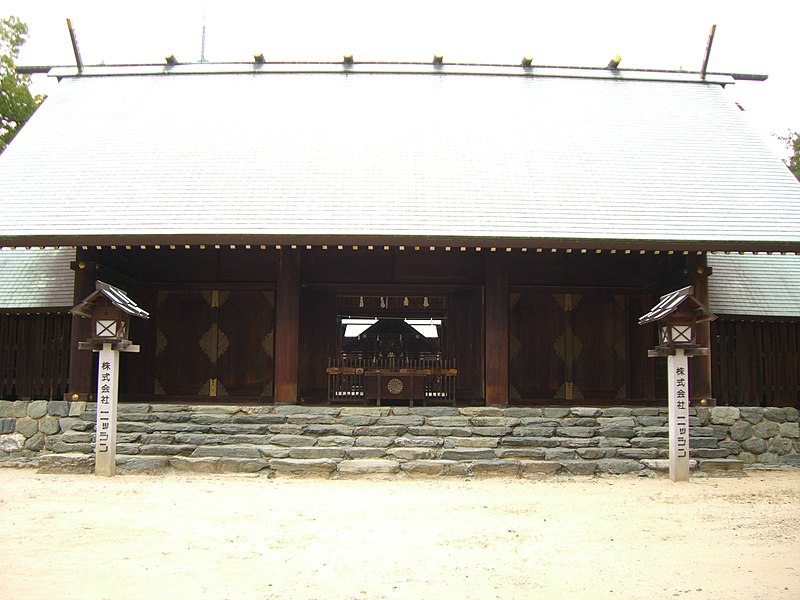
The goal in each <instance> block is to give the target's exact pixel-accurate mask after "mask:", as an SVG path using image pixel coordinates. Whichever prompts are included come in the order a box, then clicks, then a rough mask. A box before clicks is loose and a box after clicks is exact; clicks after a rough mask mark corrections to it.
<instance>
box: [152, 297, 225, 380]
mask: <svg viewBox="0 0 800 600" xmlns="http://www.w3.org/2000/svg"><path fill="white" fill-rule="evenodd" d="M211 304H212V294H211V292H210V291H203V292H198V291H177V292H172V291H169V292H164V291H162V292H159V294H158V312H157V315H156V318H157V320H158V322H157V325H156V326H157V330H156V369H155V371H156V377H155V393H156V395H157V396H162V395H166V396H197V395H199V394H201V393H202V390H203V389H204V388H205V395H208V389H209V385H210V379H211V377H213V368H212V367H213V364H212V359H213V360H216V352H217V350H216V347H217V339H216V337H217V336H216V333H217V329H216V323H215V319H214V314H213V313H214V311H213V310H212V307H211Z"/></svg>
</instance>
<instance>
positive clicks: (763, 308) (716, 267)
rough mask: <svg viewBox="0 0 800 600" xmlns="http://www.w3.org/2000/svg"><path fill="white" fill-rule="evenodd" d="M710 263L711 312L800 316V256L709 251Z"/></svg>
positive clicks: (718, 313)
mask: <svg viewBox="0 0 800 600" xmlns="http://www.w3.org/2000/svg"><path fill="white" fill-rule="evenodd" d="M708 265H709V266H710V267H711V269H712V273H711V277H709V279H708V285H709V297H710V309H711V312H713V313H715V314H717V315H730V316H752V317H794V318H798V317H800V256H797V255H794V254H787V255H785V256H784V255H779V254H773V255H766V254H758V255H754V254H743V255H739V254H710V255H709V256H708Z"/></svg>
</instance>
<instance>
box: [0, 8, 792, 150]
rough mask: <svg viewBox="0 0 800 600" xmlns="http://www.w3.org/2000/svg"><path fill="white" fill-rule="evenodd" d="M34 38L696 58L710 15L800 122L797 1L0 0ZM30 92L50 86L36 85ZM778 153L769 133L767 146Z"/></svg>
mask: <svg viewBox="0 0 800 600" xmlns="http://www.w3.org/2000/svg"><path fill="white" fill-rule="evenodd" d="M8 15H16V16H18V17H20V18H21V19H22V20H23V21H25V22H26V23H27V24H28V26H29V30H30V31H29V33H30V37H29V39H28V42H27V43H26V44H25V46H23V48H22V51H21V53H20V58H19V61H18V62H19V64H21V65H34V64H37V65H38V64H47V65H74V61H75V59H74V56H73V53H72V46H71V44H70V40H69V35H68V33H67V27H66V23H65V19H66V18H67V17H69V18H71V19H72V22H73V25H74V27H75V29H76V32H77V36H78V40H79V44H80V49H81V54H82V57H83V61H84V63H85V64H87V65H88V64H98V63H101V62H105V63H106V64H131V63H163V61H164V56H166V55H168V54H175V56H176V57H177V58H178V60H180V61H181V62H194V61H197V60H198V59H199V58H200V48H201V38H202V27H203V22H204V15H205V23H206V50H205V56H206V59H207V60H209V61H211V62H224V61H251V60H252V57H253V54H254V53H258V52H263V53H264V55H265V57H266V59H267V60H268V61H273V60H276V61H280V60H322V61H329V60H331V61H336V60H341V57H342V55H343V54H351V53H352V54H353V55H354V57H355V60H356V61H369V60H392V61H405V60H408V61H430V60H431V58H432V56H433V54H434V53H436V54H443V55H444V59H445V62H487V63H495V62H496V63H507V64H518V63H519V61H520V60H521V58H522V57H523V56H526V55H527V56H532V57H533V59H534V64H543V65H568V66H605V65H606V64H607V63H608V61H609V59H610V58H611V57H612V56H614V55H615V54H620V55H621V56H622V63H621V65H620V66H621V68H637V67H638V68H658V69H687V70H692V71H697V70H699V69H700V66H701V65H702V60H703V54H704V52H705V47H706V42H707V39H708V33H709V30H710V28H711V25H712V24H716V25H717V33H716V37H715V39H714V44H713V48H712V52H711V60H710V63H709V70H710V71H719V72H739V73H762V74H767V75H769V79H768V80H767V81H766V82H763V83H749V82H739V83H737V84H736V85H734V86H730V87H729V89H730V93H731V95H732V98H733V99H735V100H737V101H738V102H739V103H740V104H741V105H742V106H743V107H744V108H745V109H746V113H745V114H746V115H747V116H748V118H749V119H751V120H752V122H753V124H754V127H755V128H756V129H758V130H759V131H761V132H762V133H763V134H764V135H765V136H768V135H769V134H772V133H779V134H785V133H786V131H787V130H788V129H791V130H793V131H800V108H798V106H800V72H798V66H797V65H798V63H797V56H796V51H795V48H796V43H797V24H798V23H800V1H797V0H760V1H753V0H750V1H747V2H745V1H740V0H671V1H669V2H652V1H651V2H648V1H647V0H633V1H632V0H616V1H613V2H612V1H603V0H595V1H588V0H581V1H578V0H562V1H560V2H553V1H550V2H542V1H539V0H528V1H526V2H518V1H510V0H484V1H482V2H473V1H470V0H462V1H452V0H446V1H438V2H437V1H435V0H402V1H395V2H380V1H378V0H371V1H370V0H344V1H341V2H335V1H333V0H308V1H299V2H287V1H286V0H282V1H280V2H278V1H272V0H262V1H255V0H137V1H127V2H125V1H120V0H118V1H114V0H103V1H100V0H2V1H1V3H0V16H8ZM35 86H36V89H37V91H44V92H47V89H48V84H43V83H41V82H40V81H38V80H37V81H36V82H35ZM773 147H774V148H776V152H780V153H781V154H782V155H783V154H785V152H783V151H781V150H780V148H781V147H780V145H779V144H778V143H773Z"/></svg>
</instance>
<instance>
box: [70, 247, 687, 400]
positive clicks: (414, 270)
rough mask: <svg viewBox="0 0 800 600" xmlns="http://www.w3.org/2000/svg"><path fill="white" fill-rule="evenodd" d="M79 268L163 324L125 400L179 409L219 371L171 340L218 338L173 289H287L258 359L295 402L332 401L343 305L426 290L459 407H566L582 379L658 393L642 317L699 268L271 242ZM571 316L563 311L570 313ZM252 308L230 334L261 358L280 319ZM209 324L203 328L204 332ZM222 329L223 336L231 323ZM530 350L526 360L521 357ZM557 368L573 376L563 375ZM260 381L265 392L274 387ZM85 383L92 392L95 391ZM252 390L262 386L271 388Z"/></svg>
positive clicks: (128, 380) (581, 389)
mask: <svg viewBox="0 0 800 600" xmlns="http://www.w3.org/2000/svg"><path fill="white" fill-rule="evenodd" d="M289 255H292V256H295V257H296V259H297V262H296V263H293V264H295V265H296V267H293V268H296V274H294V273H291V277H289V276H288V275H287V273H289V271H287V270H286V269H285V268H282V267H281V265H285V263H284V262H282V260H283V258H285V257H286V256H289ZM79 260H81V261H86V262H87V263H88V264H91V265H96V266H93V267H92V269H91V271H92V275H94V276H96V277H98V278H101V279H103V280H105V281H108V282H109V283H112V284H115V285H119V286H120V287H122V288H123V289H126V290H127V291H128V292H129V294H130V296H131V298H133V299H134V300H135V301H137V302H138V303H139V305H140V306H142V308H144V309H145V310H148V311H150V312H151V314H152V315H153V318H151V319H150V320H149V321H135V322H134V324H133V325H132V337H134V338H135V339H134V342H136V343H139V344H140V345H141V346H142V352H141V353H140V354H138V355H130V356H126V357H125V361H124V363H125V364H124V365H123V367H122V375H123V378H122V380H121V382H120V383H121V393H122V396H123V398H125V397H126V395H127V397H128V398H129V399H144V398H147V397H148V396H149V397H150V398H151V399H152V398H153V394H154V391H156V390H157V388H158V387H159V386H160V387H161V389H163V391H164V394H163V397H164V398H165V399H167V401H169V400H168V398H172V397H173V396H174V394H175V391H176V390H177V388H175V390H169V389H166V388H165V387H164V385H165V384H164V381H166V380H167V379H169V377H171V376H172V375H170V373H171V371H170V369H172V368H173V367H172V365H173V364H178V363H180V364H185V365H187V366H186V367H185V369H186V372H185V373H183V374H181V377H184V378H186V377H189V378H191V377H194V375H197V376H196V377H194V379H196V381H194V380H193V381H192V382H191V386H190V388H191V389H194V388H196V387H198V385H197V384H198V382H199V383H200V389H203V386H204V385H205V381H207V380H208V372H210V371H211V370H213V369H211V368H210V367H209V368H208V369H205V371H203V373H202V374H194V375H192V373H193V369H196V368H200V367H202V364H203V360H206V361H208V359H207V358H204V359H202V360H201V359H200V358H199V355H198V356H196V357H194V358H191V357H190V356H189V355H187V356H186V357H184V358H181V359H178V358H176V357H177V356H178V355H177V354H175V355H174V356H173V357H172V358H171V359H170V360H169V361H166V362H165V359H163V358H159V356H158V355H159V353H162V352H164V349H163V348H162V346H163V344H164V337H165V336H166V337H167V338H168V339H169V340H170V342H171V343H172V344H173V351H175V352H177V350H175V348H174V344H175V343H176V342H175V340H176V339H179V338H180V337H181V336H183V337H184V338H186V339H185V340H184V341H186V342H187V343H190V344H191V345H193V347H194V346H197V343H198V341H199V338H202V337H203V335H205V334H206V332H207V331H208V323H207V321H208V319H204V318H203V314H204V312H203V310H192V309H190V308H181V307H177V308H175V307H173V308H174V310H171V312H170V311H167V310H166V309H162V308H160V306H161V304H160V303H161V302H163V301H164V294H165V293H170V294H173V299H174V298H178V297H179V295H180V294H189V295H195V296H197V295H198V294H207V293H209V292H211V291H213V290H217V291H218V292H219V293H223V294H224V293H231V294H244V295H246V294H263V293H272V294H274V298H275V302H274V304H273V309H271V310H272V311H273V312H272V315H273V317H274V343H275V346H274V354H273V355H272V356H267V357H264V356H258V360H259V361H262V362H263V361H264V360H269V361H270V362H271V366H270V368H271V369H274V371H271V372H270V373H266V372H265V375H270V374H274V376H275V380H274V381H275V384H274V385H275V390H276V392H277V391H278V389H279V388H280V390H283V391H281V394H283V396H282V397H285V400H282V401H295V399H296V401H310V402H313V401H316V400H317V399H318V398H321V397H322V391H323V388H324V385H325V379H324V369H325V366H326V362H327V358H328V357H329V356H332V355H333V354H335V353H336V352H337V349H338V346H339V337H340V335H341V334H340V332H339V330H338V327H337V320H336V317H337V297H343V296H355V297H356V298H358V296H359V295H361V294H363V295H369V296H378V295H380V296H382V295H392V296H399V297H401V298H402V297H403V296H404V295H412V294H413V295H425V296H428V295H429V296H431V297H432V298H436V302H437V303H438V302H440V301H441V306H439V304H437V307H438V308H437V309H436V310H438V311H439V312H438V313H437V316H441V317H443V318H444V319H445V325H444V327H443V336H442V344H443V345H442V347H443V349H444V351H445V354H446V355H447V356H448V357H451V358H455V359H456V363H457V368H458V372H459V375H458V382H457V386H458V391H457V398H458V400H459V401H464V402H470V403H479V402H482V401H484V400H489V401H491V402H495V403H503V402H506V401H510V402H512V403H513V402H515V401H526V400H535V401H537V402H541V401H545V400H549V401H552V402H556V403H557V402H559V401H564V400H565V399H562V396H563V394H562V395H559V389H560V388H562V387H563V384H564V383H565V382H566V381H571V382H572V383H573V385H574V386H575V392H576V393H575V394H574V395H573V398H574V400H578V399H581V398H582V400H583V401H585V402H590V403H591V402H604V403H619V402H623V401H633V402H646V401H648V399H651V398H653V393H654V392H653V389H654V388H653V366H652V361H650V360H649V359H647V349H648V348H649V347H651V346H652V343H653V340H652V337H653V336H652V328H639V327H638V326H637V325H636V318H637V317H638V316H639V315H640V314H643V313H644V312H646V311H647V309H649V307H650V306H652V304H653V301H654V300H655V299H656V298H657V297H658V295H659V294H661V293H664V292H667V291H670V290H671V289H675V288H677V287H679V286H680V285H681V284H685V281H686V266H687V261H686V258H685V257H683V256H681V255H677V254H676V255H669V254H667V253H663V254H659V255H656V254H654V253H647V254H639V253H629V254H625V253H624V252H618V253H615V254H611V253H610V252H603V253H599V254H598V253H595V252H592V251H589V252H581V251H580V250H579V249H578V250H575V251H573V252H571V253H568V252H566V251H563V250H559V251H558V252H550V251H548V250H545V251H543V252H536V251H535V250H530V251H529V252H521V251H519V250H514V251H513V252H505V251H504V249H498V250H497V251H496V252H492V251H491V249H485V248H484V249H483V250H482V251H478V250H476V249H467V250H466V251H461V250H460V249H457V248H453V249H452V250H451V251H446V250H444V249H442V248H437V249H435V250H430V249H429V248H427V247H424V246H423V247H421V248H415V247H413V246H406V247H405V249H404V250H400V249H399V248H398V247H392V248H391V249H389V250H385V249H384V248H383V247H382V246H381V247H375V248H374V249H371V250H370V249H368V248H365V247H359V248H357V249H354V248H353V247H348V246H345V247H343V248H342V249H339V248H337V247H335V246H330V247H329V248H328V249H322V248H320V247H314V248H313V249H310V250H309V249H305V248H298V249H288V248H284V249H283V250H278V249H276V248H274V247H270V248H267V249H261V248H259V247H257V246H254V247H252V248H249V249H248V248H244V247H242V246H237V247H236V248H235V249H233V248H229V247H222V248H214V247H213V246H209V247H207V248H205V249H200V248H198V247H192V248H189V249H186V248H183V247H177V248H174V249H172V248H169V247H162V248H160V249H154V248H152V247H149V248H147V249H144V250H143V249H139V248H136V247H134V248H133V249H131V250H126V249H116V250H112V249H108V248H106V249H102V250H97V249H88V250H82V251H80V253H79ZM284 284H285V285H284ZM288 288H291V289H288ZM514 294H522V295H523V299H522V301H519V298H517V300H518V301H519V302H520V303H519V305H518V306H516V308H515V304H514V298H515V296H514ZM531 294H534V295H535V296H536V297H538V298H539V300H536V298H534V296H531ZM548 296H549V297H551V298H559V297H560V298H562V299H563V298H566V297H567V296H570V297H572V298H573V299H580V301H579V302H578V305H579V309H578V310H577V311H575V312H571V313H570V314H569V319H568V321H569V322H567V320H565V317H564V315H563V314H561V316H558V315H556V314H549V313H548V312H547V310H543V307H544V306H545V304H546V303H545V304H543V301H541V299H542V298H546V297H548ZM242 298H244V296H242V297H241V298H240V299H242ZM509 299H511V302H509ZM167 306H169V304H168V305H167ZM281 307H283V308H281ZM551 308H552V307H551ZM542 310H543V312H542ZM427 311H428V313H430V314H422V315H418V314H415V315H414V316H433V314H432V312H431V311H433V305H431V308H430V309H427ZM515 311H516V312H515ZM558 311H561V312H562V313H563V307H562V308H559V309H558V310H557V311H556V312H558ZM167 312H170V315H171V316H170V317H169V318H170V319H171V320H173V321H175V323H177V324H173V325H171V326H170V327H171V328H172V329H171V330H170V331H169V332H167V329H168V328H169V327H165V326H163V324H160V323H161V322H162V321H163V320H164V319H166V318H168V317H167V315H166V313H167ZM240 312H241V313H242V314H238V315H237V316H236V318H234V319H230V320H229V322H228V324H227V325H226V326H225V327H226V328H227V329H228V330H229V331H228V332H226V336H227V337H228V338H230V337H231V336H233V337H236V338H239V340H238V341H236V340H234V342H235V344H236V346H237V347H241V348H251V346H252V348H251V349H253V350H254V352H256V354H257V355H258V354H259V353H260V350H261V349H262V348H263V343H262V342H259V343H258V344H257V345H258V347H256V346H254V345H253V344H252V343H251V342H252V340H254V339H256V338H262V337H263V336H262V335H261V334H262V333H264V332H263V331H260V329H259V327H260V326H261V324H262V323H263V322H265V321H268V320H269V319H268V318H267V317H266V316H265V315H264V314H261V313H259V312H258V311H255V312H254V311H252V310H249V309H247V308H246V307H244V308H242V309H241V311H240ZM262 312H263V311H262ZM551 312H552V311H551ZM258 315H260V316H258ZM180 319H186V320H187V322H186V324H185V326H183V327H182V326H181V325H180V324H179V321H180ZM198 319H199V320H200V321H203V323H201V324H198V323H196V322H195V321H197V320H198ZM211 320H212V321H213V320H214V319H211ZM223 320H224V319H223ZM237 320H238V323H236V321H237ZM254 320H255V321H254ZM256 325H257V326H258V327H255V326H256ZM217 326H218V327H221V321H220V323H217ZM198 327H199V329H197V328H198ZM253 327H255V329H259V331H255V329H253ZM193 328H194V329H197V331H195V330H194V329H193ZM548 328H549V329H548ZM201 330H202V331H201ZM550 330H552V331H550ZM220 331H221V330H220ZM567 331H569V332H570V335H566V333H567ZM259 332H260V333H259ZM218 334H219V333H217V334H216V335H218ZM228 334H230V335H228ZM256 334H258V335H256ZM548 336H549V337H555V338H558V337H559V336H561V337H563V338H564V343H565V344H568V345H570V347H568V348H566V349H565V352H567V353H568V354H569V353H572V354H570V355H569V357H568V360H567V361H566V362H564V359H562V358H559V359H558V360H561V361H562V364H561V365H560V366H559V365H556V366H555V367H553V365H550V366H549V367H548V366H547V365H548V364H549V363H548V362H547V361H549V360H550V359H552V356H550V357H549V358H548V356H549V354H548V353H550V354H552V352H553V350H552V346H553V343H554V340H550V339H549V338H548ZM573 338H574V339H573ZM575 340H577V342H576V341H575ZM229 341H230V339H229ZM578 347H580V348H581V351H580V352H578V351H577V350H578ZM520 348H521V349H522V353H523V354H525V356H526V357H525V358H524V359H519V358H517V359H515V358H514V356H515V353H517V355H518V353H519V352H520ZM194 350H195V351H196V350H197V349H196V348H194ZM186 352H188V350H186ZM195 353H196V352H195ZM542 353H544V354H542ZM190 354H191V353H190ZM206 354H207V353H206ZM545 355H547V356H545ZM509 356H510V357H512V360H511V361H510V362H508V361H507V357H509ZM281 361H283V362H281ZM515 361H516V362H515ZM542 361H544V362H542ZM212 362H213V361H212ZM551 362H552V361H551ZM159 364H160V365H161V366H158V365H159ZM554 364H555V363H554ZM206 366H208V365H206ZM551 367H552V368H555V369H556V370H557V369H559V368H561V369H563V370H564V373H563V374H561V373H554V372H551V371H552V368H551ZM548 369H550V370H548ZM201 370H202V369H201ZM173 374H174V373H173ZM248 377H249V376H248ZM537 378H538V379H537ZM548 378H550V379H553V381H549V379H548ZM84 379H86V377H85V376H84ZM201 379H202V381H201ZM256 379H258V378H256ZM556 379H558V380H559V381H558V382H555V380H556ZM534 380H536V381H534ZM539 380H541V381H539ZM545 380H547V381H545ZM254 381H255V380H254ZM293 382H294V383H293ZM173 383H175V382H173ZM258 383H259V385H260V383H262V382H261V380H260V379H259V380H258ZM509 384H510V385H509ZM540 384H541V385H540ZM537 386H538V387H537ZM84 387H87V389H89V390H90V391H91V388H90V387H89V386H88V385H85V386H84ZM167 387H169V386H167ZM225 387H226V388H227V387H230V386H228V385H226V386H225ZM233 387H237V386H235V385H234V386H233ZM250 387H251V388H252V389H253V390H254V389H255V387H258V385H256V384H255V383H254V384H253V386H250ZM539 388H541V389H539ZM545 388H546V389H545ZM248 390H250V388H248ZM248 390H240V392H241V393H244V392H245V391H248ZM250 391H252V390H250ZM490 392H491V394H490ZM178 396H182V394H178ZM490 396H491V397H490ZM242 397H243V396H240V395H239V393H236V394H233V395H231V396H229V397H228V398H227V399H228V400H229V401H232V402H234V401H237V399H240V398H242ZM247 397H249V398H250V399H255V401H265V400H267V401H268V400H269V398H267V396H266V395H265V394H264V393H263V390H262V393H261V395H258V394H257V395H249V392H248V396H247ZM259 398H260V399H261V400H259ZM219 400H221V399H220V398H218V399H217V401H219Z"/></svg>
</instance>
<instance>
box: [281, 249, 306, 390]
mask: <svg viewBox="0 0 800 600" xmlns="http://www.w3.org/2000/svg"><path fill="white" fill-rule="evenodd" d="M299 330H300V254H299V253H298V252H297V250H288V249H283V250H281V257H280V259H279V263H278V292H277V295H276V299H275V402H284V403H289V404H296V403H297V373H298V369H297V360H298V347H299V341H300V336H299Z"/></svg>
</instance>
